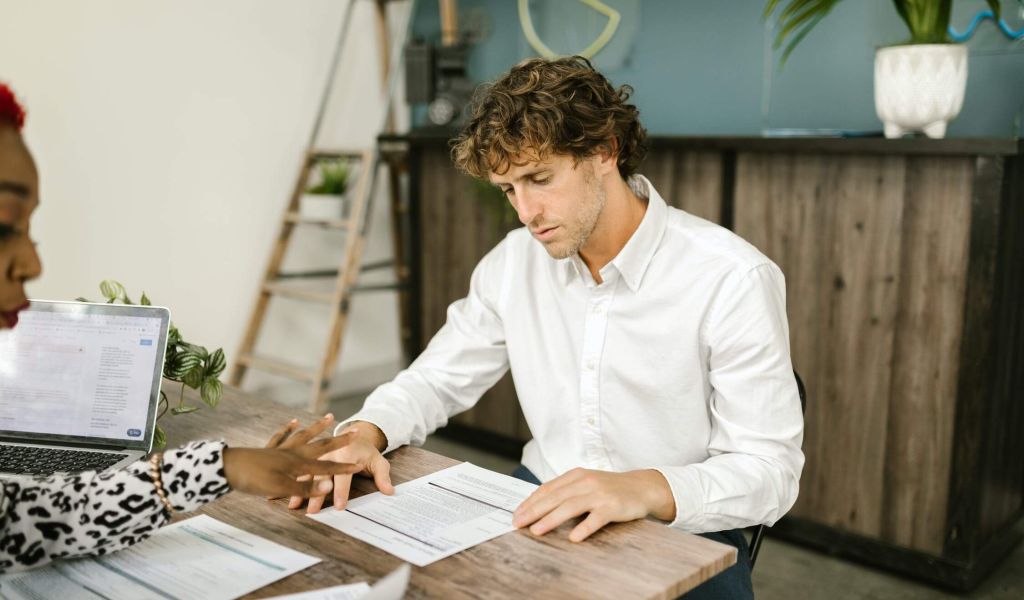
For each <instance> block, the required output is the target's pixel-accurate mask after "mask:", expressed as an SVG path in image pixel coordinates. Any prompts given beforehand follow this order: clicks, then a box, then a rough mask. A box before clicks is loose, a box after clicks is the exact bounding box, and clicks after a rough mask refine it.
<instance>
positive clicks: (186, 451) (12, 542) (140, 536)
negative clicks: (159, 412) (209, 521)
mask: <svg viewBox="0 0 1024 600" xmlns="http://www.w3.org/2000/svg"><path fill="white" fill-rule="evenodd" d="M223 452H224V443H223V442H192V443H190V444H188V445H186V446H183V447H181V448H179V449H177V450H169V451H167V452H165V453H164V461H163V468H162V472H161V479H162V481H163V484H164V489H165V490H166V493H167V499H168V500H169V501H170V503H171V505H172V506H174V508H175V510H179V511H183V512H184V511H190V510H194V509H196V508H198V507H199V506H202V505H203V504H206V503H207V502H211V501H213V500H216V499H217V498H219V497H221V496H223V495H224V494H226V493H227V492H228V491H229V490H230V488H229V487H228V483H227V480H226V479H225V477H224V462H223ZM169 519H170V516H169V515H168V514H167V510H166V509H165V508H164V505H163V503H162V502H161V501H160V497H159V496H158V495H157V493H156V487H155V486H154V485H153V479H152V477H151V475H150V468H149V463H148V462H147V461H144V460H142V461H138V462H136V463H133V464H131V465H129V466H128V467H126V468H124V469H119V470H108V471H102V472H99V473H97V472H95V471H86V472H84V473H77V474H74V475H53V476H51V477H45V478H43V477H40V478H37V479H35V480H31V481H11V482H5V483H4V484H3V491H2V493H0V573H2V572H9V571H20V570H24V569H28V568H32V567H38V566H40V565H44V564H46V563H48V562H50V561H52V560H56V559H58V558H68V557H72V556H81V555H85V554H97V555H102V554H107V553H110V552H113V551H115V550H119V549H121V548H124V547H125V546H130V545H131V544H134V543H136V542H139V541H142V540H144V539H146V538H147V537H149V535H150V534H152V533H153V532H154V531H155V530H156V529H157V528H159V527H160V526H162V525H164V524H166V523H167V521H168V520H169Z"/></svg>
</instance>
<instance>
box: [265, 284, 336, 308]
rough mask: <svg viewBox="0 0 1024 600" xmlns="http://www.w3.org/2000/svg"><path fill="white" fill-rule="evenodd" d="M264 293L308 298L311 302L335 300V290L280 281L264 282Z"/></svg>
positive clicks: (297, 298) (299, 298)
mask: <svg viewBox="0 0 1024 600" xmlns="http://www.w3.org/2000/svg"><path fill="white" fill-rule="evenodd" d="M263 293H265V294H274V295H275V296H283V297H285V298H294V299H296V300H308V301H310V302H324V303H329V302H332V301H334V292H333V291H324V290H312V289H309V288H301V287H298V286H294V285H282V284H280V283H264V284H263Z"/></svg>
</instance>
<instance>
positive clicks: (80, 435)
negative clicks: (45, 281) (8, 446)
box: [0, 300, 170, 450]
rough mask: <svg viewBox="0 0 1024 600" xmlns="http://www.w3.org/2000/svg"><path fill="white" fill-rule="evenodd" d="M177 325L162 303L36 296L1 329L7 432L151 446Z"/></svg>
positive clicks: (1, 409) (0, 391)
mask: <svg viewBox="0 0 1024 600" xmlns="http://www.w3.org/2000/svg"><path fill="white" fill-rule="evenodd" d="M169 322H170V316H169V314H168V312H167V309H165V308H160V307H142V306H122V305H108V304H85V303H66V302H45V301H35V300H34V301H32V304H31V306H30V307H29V308H28V309H27V310H25V311H23V312H22V313H21V315H20V317H19V322H18V326H17V327H15V328H14V329H12V330H9V331H0V436H2V437H17V438H19V439H21V438H28V439H31V440H36V439H38V440H40V441H43V442H45V441H57V442H59V441H66V442H72V443H74V442H78V441H85V440H88V441H89V442H92V443H97V444H109V445H116V446H121V447H130V448H139V449H144V450H148V449H149V448H150V445H151V443H152V435H153V425H154V423H155V417H156V407H157V404H158V399H159V393H160V383H161V376H162V370H163V361H164V350H165V347H166V344H167V328H168V325H169Z"/></svg>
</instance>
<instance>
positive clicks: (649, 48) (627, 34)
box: [413, 0, 1024, 137]
mask: <svg viewBox="0 0 1024 600" xmlns="http://www.w3.org/2000/svg"><path fill="white" fill-rule="evenodd" d="M604 2H605V3H607V4H609V5H610V6H612V7H614V8H616V9H617V10H619V11H620V12H621V13H622V15H623V18H622V22H621V24H620V26H619V31H618V33H617V34H616V37H615V38H614V39H613V41H612V43H611V44H609V46H608V47H607V48H606V49H605V50H603V51H602V52H601V53H599V54H598V55H597V56H596V57H595V64H596V65H597V67H598V68H600V69H601V70H602V71H603V72H604V73H605V74H606V75H607V76H608V77H609V79H611V80H612V82H613V83H615V84H617V85H618V84H623V83H628V84H630V85H632V86H633V87H634V88H635V90H636V94H635V96H634V99H635V101H636V103H637V105H638V106H639V107H640V110H641V119H642V120H643V122H644V124H645V125H646V126H647V128H648V130H649V131H650V132H651V133H652V134H660V135H702V134H707V135H759V134H760V133H761V132H762V131H763V130H764V129H768V128H829V129H848V130H860V131H871V130H879V129H881V123H880V122H879V121H878V118H877V117H876V115H875V109H874V92H873V84H872V81H873V77H874V67H873V65H874V50H875V48H876V47H879V46H884V45H887V44H891V43H896V42H900V41H903V40H905V39H906V38H907V37H908V33H907V31H906V28H905V26H904V25H903V22H902V21H900V20H899V17H898V16H897V15H896V11H895V9H894V8H893V6H892V2H891V1H890V0H845V1H844V2H841V3H840V4H839V5H838V7H837V8H836V9H835V10H834V11H833V12H832V14H830V15H829V16H828V17H827V18H826V19H825V20H823V21H822V22H821V23H820V24H819V25H818V27H817V28H816V29H815V30H814V31H813V32H812V33H811V34H810V35H808V36H807V37H806V38H805V39H804V40H803V42H802V43H801V44H800V46H798V47H797V49H796V50H795V51H794V52H793V54H792V55H791V56H790V59H789V61H788V63H787V64H786V65H785V67H784V68H783V69H781V70H780V69H779V66H778V61H779V58H780V55H781V52H779V51H774V50H773V49H772V47H771V41H772V32H771V24H766V23H763V22H762V21H761V10H762V8H763V6H764V2H763V1H761V0H604ZM516 4H517V3H516V0H460V1H459V12H460V16H461V19H462V24H463V26H466V25H468V24H471V23H479V24H482V26H483V30H484V34H483V36H482V39H481V41H480V43H478V44H477V45H475V46H474V49H473V52H472V55H471V60H470V65H469V66H470V74H471V76H472V77H473V78H474V79H475V80H478V81H484V80H487V79H492V78H494V77H497V76H499V75H501V73H502V72H504V71H505V70H506V69H507V68H508V67H509V66H511V65H513V64H515V63H516V62H518V61H519V60H522V59H523V58H526V57H529V56H534V55H535V52H534V51H533V49H532V48H531V47H530V45H529V44H528V43H527V41H526V38H525V36H524V35H523V33H522V30H521V29H520V25H519V17H518V12H517V8H516ZM1002 5H1003V11H1004V18H1005V19H1006V20H1007V21H1008V22H1009V23H1010V24H1011V25H1012V26H1014V27H1018V28H1019V27H1021V26H1022V19H1021V16H1020V11H1021V5H1020V4H1019V3H1018V1H1017V0H1002ZM983 8H985V3H984V1H983V0H957V1H956V2H954V13H953V24H954V27H956V28H958V29H961V30H962V29H963V28H965V27H966V25H967V23H968V22H969V21H970V18H971V17H972V16H973V15H974V13H975V12H976V11H977V10H980V9H983ZM531 15H532V16H533V20H534V24H535V27H536V29H537V31H538V33H539V34H540V37H541V39H543V40H544V41H545V43H547V45H548V46H550V47H551V48H553V49H554V50H556V51H558V52H565V53H572V52H575V51H579V50H580V49H582V48H584V47H585V46H587V45H588V43H589V42H590V41H591V40H592V39H594V38H595V37H596V36H597V35H598V33H599V32H600V31H601V29H602V28H603V27H604V24H605V18H604V17H603V16H601V15H598V14H597V13H595V12H594V11H592V10H590V9H589V8H587V7H585V6H584V5H582V4H580V3H578V2H574V1H572V0H531ZM413 32H414V35H416V36H418V37H421V38H423V39H427V40H436V39H437V38H438V37H439V34H438V32H439V20H438V14H437V3H436V2H434V1H433V0H421V1H420V3H419V6H418V9H417V15H416V20H415V22H414V27H413ZM969 46H970V51H971V55H970V56H971V58H970V66H969V75H968V83H967V97H966V100H965V102H964V108H963V111H962V112H961V114H960V116H959V117H958V118H957V119H956V121H954V122H953V123H951V125H950V129H949V136H951V137H954V136H956V137H1017V136H1020V135H1021V133H1022V132H1024V129H1022V125H1021V119H1022V113H1024V42H1022V41H1016V42H1014V41H1011V40H1009V39H1007V38H1006V37H1004V36H1003V35H1002V34H1001V33H999V32H998V31H997V30H996V28H995V26H994V24H992V23H991V22H989V23H986V24H984V25H983V26H982V27H981V28H980V29H979V30H978V33H977V34H976V35H975V37H974V38H973V39H972V40H971V41H970V42H969ZM421 112H422V111H417V113H416V114H417V115H419V114H420V113H421Z"/></svg>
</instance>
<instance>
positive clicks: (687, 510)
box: [651, 466, 704, 533]
mask: <svg viewBox="0 0 1024 600" xmlns="http://www.w3.org/2000/svg"><path fill="white" fill-rule="evenodd" d="M651 468H652V469H654V470H655V471H657V472H659V473H661V476H662V477H664V478H665V481H667V482H668V487H669V489H670V490H672V499H673V500H675V503H676V518H675V520H673V521H672V522H671V523H669V524H668V525H669V527H674V528H676V529H681V530H683V531H686V532H689V533H700V532H703V531H704V530H703V529H702V528H701V522H702V521H703V517H704V489H703V488H702V487H701V484H700V474H699V473H698V472H697V470H696V469H694V468H693V467H692V466H686V467H651Z"/></svg>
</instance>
